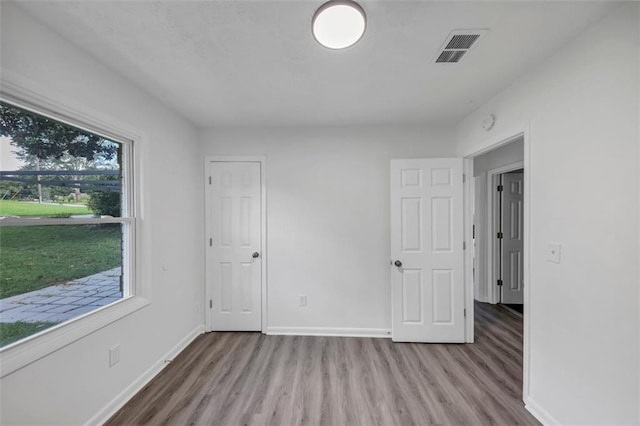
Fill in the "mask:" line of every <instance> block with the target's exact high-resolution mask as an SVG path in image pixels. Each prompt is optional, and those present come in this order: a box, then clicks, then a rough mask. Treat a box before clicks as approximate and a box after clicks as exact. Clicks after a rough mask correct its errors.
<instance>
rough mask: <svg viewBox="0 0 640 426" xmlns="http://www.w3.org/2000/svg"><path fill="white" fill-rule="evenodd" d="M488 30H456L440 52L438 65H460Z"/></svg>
mask: <svg viewBox="0 0 640 426" xmlns="http://www.w3.org/2000/svg"><path fill="white" fill-rule="evenodd" d="M487 31H488V30H454V31H451V34H449V37H447V39H446V40H445V42H444V44H443V45H442V47H441V48H440V50H439V51H438V55H437V56H436V63H445V64H451V63H458V62H460V61H461V60H462V58H463V57H464V56H465V55H466V54H467V52H469V50H470V49H471V48H472V47H473V46H475V44H476V42H477V41H478V39H479V38H480V37H481V36H482V35H484V34H485V33H486V32H487Z"/></svg>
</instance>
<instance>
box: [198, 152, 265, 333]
mask: <svg viewBox="0 0 640 426" xmlns="http://www.w3.org/2000/svg"><path fill="white" fill-rule="evenodd" d="M209 172H210V176H211V184H210V185H209V190H210V200H211V204H210V211H209V214H208V217H207V220H208V221H209V224H210V226H209V229H210V230H211V234H212V235H211V244H210V245H211V247H210V249H211V250H210V253H209V256H208V257H207V262H209V263H210V268H209V270H210V271H211V279H210V280H209V283H210V285H211V292H210V294H211V295H212V298H211V302H212V303H211V310H212V315H211V319H212V324H211V326H212V327H211V328H212V330H215V331H259V330H260V329H261V321H262V312H261V308H262V304H261V298H262V276H261V274H262V255H261V253H260V247H261V202H262V200H261V181H260V163H259V162H221V161H212V162H210V163H209ZM254 252H257V253H258V254H259V256H258V257H256V258H254V257H253V256H252V255H253V253H254Z"/></svg>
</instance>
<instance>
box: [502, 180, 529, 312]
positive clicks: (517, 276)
mask: <svg viewBox="0 0 640 426" xmlns="http://www.w3.org/2000/svg"><path fill="white" fill-rule="evenodd" d="M523 190H524V174H523V173H505V174H503V175H502V212H501V217H502V298H501V302H502V303H509V304H522V303H524V294H523V291H522V286H523V282H524V275H523V271H522V257H523V255H522V252H523V249H524V242H523V238H522V232H523V227H522V222H523V214H524V209H523V206H522V197H523Z"/></svg>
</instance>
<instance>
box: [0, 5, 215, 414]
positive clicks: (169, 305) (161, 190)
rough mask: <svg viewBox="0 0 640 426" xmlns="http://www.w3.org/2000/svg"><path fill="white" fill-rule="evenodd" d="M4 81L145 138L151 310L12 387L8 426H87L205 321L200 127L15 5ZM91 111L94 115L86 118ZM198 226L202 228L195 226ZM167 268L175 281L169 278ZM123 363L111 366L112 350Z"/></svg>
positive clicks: (28, 371)
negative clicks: (13, 81)
mask: <svg viewBox="0 0 640 426" xmlns="http://www.w3.org/2000/svg"><path fill="white" fill-rule="evenodd" d="M1 22H2V25H1V31H2V34H1V36H2V37H1V39H2V45H1V52H2V57H1V66H2V72H3V78H9V76H10V75H14V76H19V77H20V79H21V80H22V82H28V84H29V85H30V86H31V87H33V88H37V90H38V91H39V92H40V93H42V94H47V95H48V96H52V97H54V98H55V99H56V100H59V101H63V102H65V103H66V102H69V103H73V105H72V106H74V107H75V106H78V105H79V106H82V107H83V108H85V107H86V110H87V111H93V113H95V114H98V115H99V116H100V117H98V118H103V119H106V120H111V119H112V120H113V122H114V123H124V124H126V125H127V126H128V127H130V128H133V129H138V130H139V131H140V133H141V134H143V138H142V140H141V142H140V143H141V144H142V145H143V146H142V147H141V148H142V158H141V160H142V163H143V171H142V175H141V176H142V180H143V181H142V189H143V194H142V195H143V203H142V205H141V206H140V207H141V212H140V214H141V221H140V224H141V233H142V238H141V241H140V242H141V244H142V247H141V248H142V253H143V256H142V259H141V262H140V264H139V266H140V267H141V268H142V271H143V280H144V282H145V284H148V285H150V288H151V304H150V305H148V306H146V307H145V308H143V309H141V310H139V311H137V312H135V313H133V314H131V315H129V316H127V317H125V318H123V319H121V320H119V321H116V322H115V323H112V324H110V325H108V326H107V327H105V328H102V329H100V330H98V331H96V332H94V333H93V334H91V335H89V336H87V337H86V338H83V339H81V340H79V341H76V342H75V343H73V344H71V345H68V346H66V347H64V348H62V349H61V350H59V351H57V352H55V353H52V354H51V355H49V356H46V357H45V358H42V359H40V360H39V361H36V362H35V363H33V364H30V365H28V366H26V367H24V368H23V369H21V370H18V371H16V372H14V373H12V374H10V375H8V376H6V377H4V378H3V379H2V381H1V383H0V386H1V388H2V396H1V398H2V399H1V405H2V410H1V413H2V414H1V417H0V423H2V424H67V425H68V424H79V423H82V422H85V421H87V420H88V419H90V418H91V417H92V416H93V415H95V414H96V413H98V412H99V411H100V410H101V409H102V408H103V407H105V406H106V405H107V404H108V403H109V402H110V401H112V400H113V399H114V398H115V397H116V396H117V395H118V394H119V393H120V392H122V391H123V390H124V389H125V388H126V387H127V386H129V385H130V384H131V383H133V382H134V381H135V380H136V379H137V378H138V377H139V376H140V375H142V374H143V373H144V372H145V371H146V370H147V369H149V368H150V367H151V366H152V365H153V364H154V363H155V362H157V361H159V360H162V359H163V358H162V357H163V356H164V355H165V354H166V353H167V352H168V351H169V350H170V349H171V348H173V347H174V346H175V345H176V344H178V342H180V341H181V340H182V339H184V337H185V336H187V335H188V334H189V333H190V332H192V331H193V330H194V329H196V328H197V326H198V325H200V324H202V321H203V289H202V283H203V279H204V277H203V269H204V257H203V253H202V246H203V240H202V231H203V223H202V219H201V217H202V216H201V214H200V213H199V212H201V211H202V209H203V208H204V207H203V197H202V191H203V189H202V186H201V184H200V182H201V175H200V170H201V164H202V163H201V159H200V156H199V152H198V147H197V143H196V139H197V137H196V133H195V131H194V129H193V128H192V126H191V125H189V124H188V123H187V122H186V121H184V120H183V119H181V118H178V117H177V116H176V115H175V114H173V113H171V112H170V111H168V110H167V109H166V108H164V107H162V106H161V105H160V103H159V102H158V101H157V100H156V99H153V98H151V97H150V96H148V95H146V94H144V93H143V92H141V91H140V90H139V89H137V88H136V87H134V86H132V85H131V84H129V83H127V82H126V81H125V80H123V79H122V78H120V77H119V76H118V75H116V74H115V73H114V72H112V71H110V70H108V69H106V68H105V67H104V66H102V65H100V64H99V63H98V62H96V61H94V60H92V59H90V58H89V57H88V56H87V55H86V54H85V53H84V52H81V51H79V50H78V49H76V48H75V47H73V46H72V45H70V44H68V43H67V42H65V41H64V40H62V39H61V38H59V37H58V36H57V35H56V34H54V33H52V32H51V31H49V30H48V29H47V28H45V27H44V26H43V25H42V24H41V23H39V22H36V21H34V20H33V19H32V18H31V17H29V16H28V15H26V14H25V13H24V12H23V11H22V10H21V9H19V8H18V7H16V6H15V5H13V4H11V3H6V2H3V3H2V21H1ZM83 110H84V109H83ZM194 219H195V220H194ZM162 265H164V266H165V268H166V271H165V270H163V269H162ZM116 343H120V345H121V361H120V363H119V364H117V365H116V366H114V367H113V368H109V366H108V348H110V347H112V346H113V345H114V344H116Z"/></svg>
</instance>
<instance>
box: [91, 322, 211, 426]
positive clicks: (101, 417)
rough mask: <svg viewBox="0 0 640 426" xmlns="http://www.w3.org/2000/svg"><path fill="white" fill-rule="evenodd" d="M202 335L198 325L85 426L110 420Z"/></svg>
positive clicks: (201, 329) (202, 329) (202, 331)
mask: <svg viewBox="0 0 640 426" xmlns="http://www.w3.org/2000/svg"><path fill="white" fill-rule="evenodd" d="M202 333H204V325H199V326H197V327H196V328H194V329H193V330H192V331H191V332H190V333H189V334H187V336H185V338H184V339H182V340H181V341H180V342H178V344H177V345H175V346H174V347H173V348H171V349H170V350H169V352H167V353H166V354H165V355H164V356H163V357H161V358H160V359H159V360H157V361H156V362H155V363H154V364H153V365H152V366H151V367H149V369H148V370H147V371H145V372H144V373H142V375H141V376H140V377H138V378H137V379H136V380H134V381H133V383H131V384H130V385H129V386H127V387H126V388H125V389H124V390H123V391H122V392H120V394H118V396H116V397H115V398H114V399H113V400H112V401H111V402H109V403H108V404H107V405H106V406H105V407H104V408H102V409H101V410H100V411H98V412H97V413H96V414H95V415H94V416H93V417H91V418H90V419H89V420H87V421H86V422H85V425H86V426H89V425H102V424H104V423H105V422H106V421H107V420H109V419H110V418H111V416H113V415H114V414H115V413H116V412H117V411H118V410H119V409H121V408H122V407H123V406H124V404H126V403H127V401H129V400H130V399H131V398H132V397H133V396H134V395H135V394H136V393H138V392H139V391H140V390H141V389H142V388H143V387H145V386H146V384H147V383H149V382H150V381H151V379H153V378H154V377H155V376H157V375H158V373H160V372H161V371H162V370H163V369H164V368H165V367H166V366H167V365H168V364H167V363H166V362H165V361H166V360H168V359H173V358H175V357H176V356H177V355H178V354H179V353H180V352H182V351H183V350H184V349H185V348H186V347H187V346H188V345H189V343H191V342H192V341H193V340H194V339H195V338H196V337H198V336H199V335H201V334H202Z"/></svg>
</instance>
